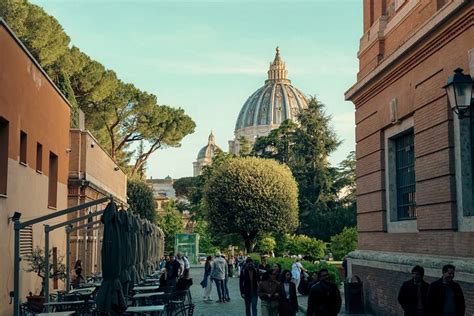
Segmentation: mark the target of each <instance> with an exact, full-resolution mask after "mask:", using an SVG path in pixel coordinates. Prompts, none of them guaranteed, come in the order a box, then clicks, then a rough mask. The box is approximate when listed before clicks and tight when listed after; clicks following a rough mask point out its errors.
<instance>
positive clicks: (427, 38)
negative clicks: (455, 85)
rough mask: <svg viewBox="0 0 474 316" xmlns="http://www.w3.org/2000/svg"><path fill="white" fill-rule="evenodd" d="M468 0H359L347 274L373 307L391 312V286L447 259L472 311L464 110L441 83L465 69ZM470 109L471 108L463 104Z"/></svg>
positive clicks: (469, 166) (472, 139)
mask: <svg viewBox="0 0 474 316" xmlns="http://www.w3.org/2000/svg"><path fill="white" fill-rule="evenodd" d="M473 25H474V2H473V1H471V0H364V34H363V36H362V38H361V40H360V49H359V53H358V57H359V62H360V67H359V72H358V74H357V82H356V84H355V85H354V86H353V87H351V88H350V89H349V90H348V91H347V92H346V99H347V100H350V101H352V102H353V103H354V105H355V108H356V114H355V115H356V142H357V146H356V157H357V213H358V217H357V218H358V230H359V250H358V251H355V252H353V253H351V255H350V273H352V275H358V276H360V277H361V278H362V280H363V282H364V289H365V294H366V295H365V297H366V306H367V308H368V309H369V310H370V311H371V312H373V313H375V314H376V315H401V314H402V311H401V308H400V307H399V305H398V302H397V293H398V289H399V287H400V285H401V284H402V282H403V281H404V280H406V279H409V278H410V273H409V271H410V270H411V268H412V267H413V266H414V265H415V264H420V265H422V266H424V267H425V271H426V278H427V280H428V281H433V280H435V279H437V278H439V277H440V276H441V267H442V266H443V265H444V264H446V263H453V264H454V265H455V266H456V278H455V279H456V280H457V281H458V282H460V284H461V286H462V288H463V291H464V295H465V298H466V302H467V311H466V314H467V315H474V201H473V195H474V194H473V185H472V184H473V181H474V178H473V177H474V176H473V173H474V172H473V168H474V167H473V165H474V162H473V160H474V158H473V154H474V149H473V148H474V127H473V126H474V123H473V122H474V118H473V117H474V115H471V117H470V118H469V117H468V118H463V119H460V118H459V117H458V115H457V114H455V113H453V112H452V110H451V109H450V106H449V103H448V98H447V96H446V92H445V90H444V89H443V86H444V85H445V84H446V82H447V79H448V77H449V76H451V75H452V74H453V70H454V69H456V68H458V67H460V68H463V69H464V70H465V71H464V72H465V73H470V74H471V75H473V74H474V50H473V49H474V27H473ZM470 111H471V114H474V113H472V112H474V111H473V110H472V109H471V110H470Z"/></svg>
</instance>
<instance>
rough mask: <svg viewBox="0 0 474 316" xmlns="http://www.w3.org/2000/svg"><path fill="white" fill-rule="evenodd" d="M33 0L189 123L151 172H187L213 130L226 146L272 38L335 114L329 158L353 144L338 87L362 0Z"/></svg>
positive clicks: (345, 81)
mask: <svg viewBox="0 0 474 316" xmlns="http://www.w3.org/2000/svg"><path fill="white" fill-rule="evenodd" d="M32 2H33V3H35V4H38V5H40V6H42V7H43V8H44V9H45V10H46V11H47V12H48V13H49V14H51V15H53V16H55V17H56V18H57V19H58V20H59V22H60V23H61V24H62V26H63V27H64V29H65V31H66V32H67V33H68V35H69V36H70V37H71V41H72V44H74V45H76V46H78V47H79V48H80V49H81V50H83V51H84V52H85V53H87V54H88V55H90V56H91V57H92V58H94V59H96V60H98V61H99V62H101V63H102V64H103V65H105V66H106V67H107V68H110V69H113V70H114V71H115V72H116V73H117V75H118V76H119V78H121V79H122V80H124V81H127V82H132V83H133V84H135V86H137V87H138V88H140V89H142V90H145V91H148V92H151V93H153V94H155V95H156V96H157V97H158V102H159V103H160V104H167V105H171V106H176V107H182V108H183V109H184V110H185V111H186V113H188V114H189V115H190V116H191V117H192V118H193V119H194V121H195V122H196V125H197V127H196V130H195V133H194V134H192V135H189V136H187V137H186V138H185V139H184V140H183V142H182V146H181V147H180V148H167V149H162V150H158V151H157V152H156V153H155V154H154V156H152V158H151V159H150V160H149V163H148V171H147V175H148V177H150V176H152V177H153V178H163V177H165V176H167V175H170V176H171V177H173V178H180V177H184V176H191V175H192V162H193V161H194V160H195V159H196V155H197V153H198V151H199V149H200V148H201V147H203V146H204V145H205V144H206V143H207V136H208V135H209V132H210V131H211V130H212V131H213V132H214V134H215V136H216V141H217V143H218V145H219V146H220V147H221V148H222V149H224V150H228V140H230V139H232V138H233V131H234V125H235V121H236V119H237V115H238V113H239V111H240V108H241V107H242V105H243V104H244V102H245V101H246V99H247V98H248V97H249V96H250V95H251V94H252V93H253V92H254V91H255V90H257V89H258V88H259V87H261V86H262V85H263V83H264V81H265V79H266V77H267V73H266V72H267V70H268V66H269V62H270V61H272V60H273V58H274V54H275V47H276V46H279V47H280V49H281V56H282V58H283V59H284V61H285V62H286V64H287V69H288V76H289V79H291V80H292V84H293V85H294V86H296V87H297V88H298V89H300V90H301V91H303V92H304V93H305V94H307V95H316V96H317V97H318V98H319V99H320V100H321V101H322V102H323V103H325V104H326V107H327V113H329V114H331V115H332V116H333V120H332V124H333V126H334V128H335V130H336V132H337V134H338V135H339V137H340V138H341V139H342V140H343V144H342V145H341V146H340V148H339V149H338V150H337V151H336V152H335V153H334V154H333V155H332V156H331V157H330V160H331V163H332V164H334V165H335V164H337V163H339V162H340V161H341V160H342V159H344V158H345V157H346V156H347V154H348V153H349V152H350V151H351V150H354V148H355V143H354V107H353V105H352V103H350V102H345V101H344V92H345V91H346V90H347V89H348V88H349V87H350V86H351V85H352V84H353V83H354V82H355V80H356V73H357V67H358V62H357V50H358V43H359V38H360V36H361V35H362V1H359V0H312V1H297V0H273V1H269V0H268V1H267V0H260V1H259V0H253V1H251V0H242V1H237V0H215V1H200V0H199V1H198V0H189V1H180V0H168V1H158V0H155V1H152V0H148V1H146V0H141V1H132V0H129V1H123V0H122V1H116V0H114V1H112V0H106V1H105V0H102V1H96V0H34V1H32Z"/></svg>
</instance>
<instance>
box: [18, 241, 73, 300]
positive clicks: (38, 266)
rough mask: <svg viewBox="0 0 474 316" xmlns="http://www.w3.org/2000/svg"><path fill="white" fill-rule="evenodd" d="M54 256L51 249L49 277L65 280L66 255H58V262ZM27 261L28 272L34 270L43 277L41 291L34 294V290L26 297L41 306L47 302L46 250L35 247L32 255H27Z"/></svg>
mask: <svg viewBox="0 0 474 316" xmlns="http://www.w3.org/2000/svg"><path fill="white" fill-rule="evenodd" d="M52 257H53V256H52V255H51V250H50V251H49V253H48V258H49V278H50V279H59V280H63V279H65V278H66V266H65V265H64V263H63V259H64V256H58V257H57V260H56V264H54V262H53V258H52ZM25 261H26V262H27V263H28V268H27V269H25V271H26V272H34V273H35V274H36V275H37V276H39V277H40V278H41V291H40V293H39V295H33V293H32V292H30V293H29V296H27V297H26V299H27V300H28V302H29V303H31V305H34V306H35V307H38V308H41V309H42V307H43V303H44V302H45V297H44V284H45V271H46V270H45V260H44V251H43V249H41V248H40V247H36V248H35V249H33V251H32V253H31V254H30V255H27V256H26V257H25Z"/></svg>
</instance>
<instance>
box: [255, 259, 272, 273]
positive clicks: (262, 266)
mask: <svg viewBox="0 0 474 316" xmlns="http://www.w3.org/2000/svg"><path fill="white" fill-rule="evenodd" d="M260 260H261V263H260V264H259V266H258V270H259V272H260V274H261V275H262V276H263V274H264V273H265V272H267V271H268V270H269V269H270V266H269V265H268V262H267V257H266V256H263V257H261V259H260Z"/></svg>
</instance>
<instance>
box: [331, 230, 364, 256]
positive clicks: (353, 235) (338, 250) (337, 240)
mask: <svg viewBox="0 0 474 316" xmlns="http://www.w3.org/2000/svg"><path fill="white" fill-rule="evenodd" d="M330 248H331V251H332V254H333V256H334V259H336V260H341V259H342V258H343V257H344V256H345V255H347V254H348V253H349V252H351V251H354V250H356V249H357V229H356V228H355V227H351V228H347V227H346V228H344V230H343V231H342V232H340V233H339V234H337V235H334V236H332V237H331V246H330Z"/></svg>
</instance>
